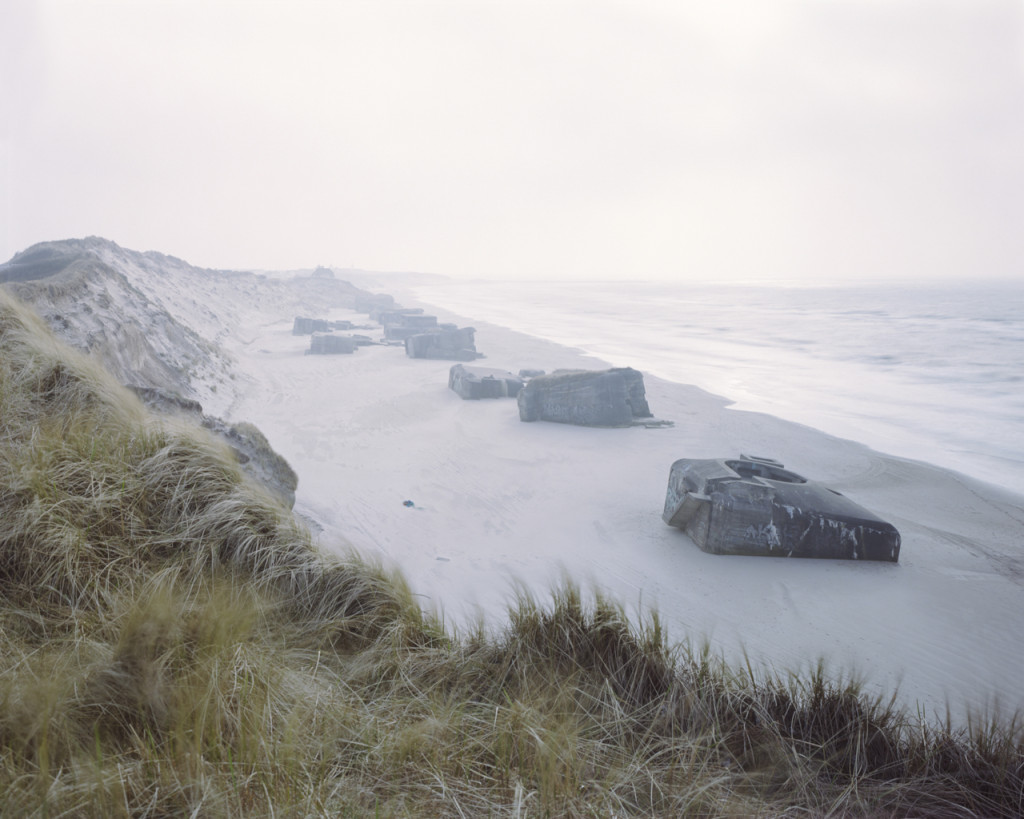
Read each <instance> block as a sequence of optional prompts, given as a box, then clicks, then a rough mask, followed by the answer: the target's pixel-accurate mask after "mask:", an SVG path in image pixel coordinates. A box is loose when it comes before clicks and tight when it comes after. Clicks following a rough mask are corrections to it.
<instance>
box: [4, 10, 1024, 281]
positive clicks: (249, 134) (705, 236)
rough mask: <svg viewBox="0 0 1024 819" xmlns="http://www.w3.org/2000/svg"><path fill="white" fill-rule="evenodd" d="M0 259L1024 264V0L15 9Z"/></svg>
mask: <svg viewBox="0 0 1024 819" xmlns="http://www.w3.org/2000/svg"><path fill="white" fill-rule="evenodd" d="M0 105H2V109H0V183H2V184H0V260H7V259H9V258H10V257H11V256H12V255H14V254H15V253H17V252H19V251H21V250H24V249H25V248H27V247H29V246H30V245H32V244H34V243H36V242H40V241H50V240H56V239H65V238H73V237H83V236H90V235H97V236H103V237H105V238H108V239H112V240H114V241H115V242H117V243H118V244H120V245H122V246H123V247H127V248H131V249H134V250H157V251H160V252H163V253H167V254H170V255H174V256H178V257H180V258H182V259H185V260H186V261H188V262H191V263H192V264H195V265H199V266H202V267H215V268H230V269H296V268H305V267H314V266H316V265H328V266H334V267H341V268H345V267H353V268H362V269H368V270H388V271H420V272H428V273H435V274H442V275H448V276H455V277H473V278H501V279H515V278H522V279H538V278H539V279H553V278H565V279H615V280H630V279H636V280H640V279H644V280H671V281H679V282H690V281H692V282H727V281H742V282H792V283H800V282H805V283H814V282H826V283H827V282H832V281H856V280H870V281H880V280H915V281H920V280H924V281H933V280H940V279H951V278H966V277H985V278H1011V279H1013V278H1017V279H1020V280H1024V275H1022V274H1024V271H1022V265H1024V0H772V2H765V0H715V1H714V2H710V0H622V1H621V2H618V1H617V2H611V1H610V0H590V2H568V1H567V0H547V2H531V0H514V1H512V0H509V1H508V2H503V1H502V0H472V2H466V1H464V0H450V2H441V1H440V0H420V1H418V2H414V1H413V0H405V2H398V1H397V0H368V1H367V2H355V1H353V0H330V1H328V0H324V1H323V2H311V0H281V2H268V1H267V0H264V1H263V2H260V0H237V1H236V0H200V2H193V1H192V0H174V2H159V0H120V1H119V0H102V1H101V0H37V1H36V2H31V0H3V3H2V4H0Z"/></svg>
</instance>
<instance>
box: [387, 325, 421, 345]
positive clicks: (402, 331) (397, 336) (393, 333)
mask: <svg viewBox="0 0 1024 819" xmlns="http://www.w3.org/2000/svg"><path fill="white" fill-rule="evenodd" d="M422 332H423V331H422V330H420V329H417V328H416V327H404V326H402V325H398V324H390V325H388V326H387V327H385V328H384V339H385V340H386V341H405V340H406V339H407V338H409V336H415V335H418V334H419V333H422Z"/></svg>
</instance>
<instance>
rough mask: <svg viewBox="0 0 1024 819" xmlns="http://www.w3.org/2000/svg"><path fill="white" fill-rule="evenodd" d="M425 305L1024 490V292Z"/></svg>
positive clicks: (491, 287) (615, 295)
mask: <svg viewBox="0 0 1024 819" xmlns="http://www.w3.org/2000/svg"><path fill="white" fill-rule="evenodd" d="M416 295H417V297H418V298H420V299H422V300H423V301H424V302H427V303H433V304H437V305H439V306H440V305H443V306H444V307H445V308H447V309H450V310H452V311H453V312H456V313H460V314H462V315H465V316H466V317H470V318H473V319H477V320H479V321H487V322H491V323H494V324H498V325H502V326H505V327H510V328H513V329H516V330H519V331H521V332H525V333H528V334H531V335H535V336H538V337H542V338H546V339H549V340H552V341H556V342H559V343H561V344H565V345H568V346H571V347H577V348H580V349H582V350H585V351H586V352H588V353H591V354H593V355H595V356H598V357H600V358H603V359H605V360H608V361H610V362H611V363H612V364H614V365H616V366H632V367H635V368H636V369H639V370H642V371H643V372H645V373H649V374H651V375H655V376H658V377H660V378H664V379H667V380H670V381H674V382H678V383H686V384H694V385H697V386H699V387H702V388H703V389H706V390H708V391H709V392H712V393H715V394H717V395H721V396H723V397H725V398H728V399H730V400H732V401H734V402H735V404H734V406H735V408H737V409H744V410H753V411H760V412H766V413H770V414H772V415H776V416H778V417H781V418H786V419H788V420H792V421H796V422H799V423H802V424H806V425H808V426H812V427H815V428H817V429H821V430H823V431H825V432H828V433H830V434H832V435H836V436H838V437H842V438H847V439H851V440H855V441H859V442H861V443H864V444H867V445H868V446H871V447H872V448H874V449H877V450H879V451H882V452H887V453H890V454H893V455H900V456H903V457H908V458H914V459H917V460H922V461H926V462H928V463H932V464H935V465H938V466H943V467H947V468H951V469H955V470H958V471H960V472H963V473H965V474H968V475H971V476H973V477H976V478H980V479H982V480H985V481H988V482H991V483H994V484H997V485H999V486H1003V487H1005V488H1007V489H1011V490H1013V491H1016V492H1024V432H1022V429H1021V427H1022V423H1021V419H1022V418H1024V370H1022V368H1021V365H1020V362H1021V360H1024V287H1022V286H1020V285H1016V284H1010V283H1006V282H1002V283H981V284H979V283H970V284H942V285H929V286H920V285H917V286H874V285H873V286H861V287H827V288H790V287H750V286H694V285H689V284H686V285H682V284H666V283H652V282H578V281H577V282H493V281H472V282H466V281H461V282H459V281H447V282H443V283H439V284H432V285H425V286H421V287H419V288H417V291H416ZM480 349H481V350H482V351H483V352H484V353H486V342H484V343H483V344H481V345H480ZM655 409H656V408H655ZM729 454H732V453H723V455H729Z"/></svg>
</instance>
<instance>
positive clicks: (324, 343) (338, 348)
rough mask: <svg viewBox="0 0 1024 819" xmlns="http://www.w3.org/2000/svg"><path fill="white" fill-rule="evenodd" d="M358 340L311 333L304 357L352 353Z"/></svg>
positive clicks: (349, 337)
mask: <svg viewBox="0 0 1024 819" xmlns="http://www.w3.org/2000/svg"><path fill="white" fill-rule="evenodd" d="M357 346H359V345H358V340H357V339H356V338H355V337H354V336H336V335H334V334H332V333H319V332H317V333H313V335H312V337H311V338H310V340H309V349H308V350H306V355H339V354H345V353H354V352H355V351H356V347H357Z"/></svg>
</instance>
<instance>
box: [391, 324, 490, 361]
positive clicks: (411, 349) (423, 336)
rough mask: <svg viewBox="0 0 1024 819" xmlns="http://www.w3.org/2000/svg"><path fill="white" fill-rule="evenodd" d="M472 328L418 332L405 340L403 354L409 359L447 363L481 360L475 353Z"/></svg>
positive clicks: (448, 328) (444, 328)
mask: <svg viewBox="0 0 1024 819" xmlns="http://www.w3.org/2000/svg"><path fill="white" fill-rule="evenodd" d="M475 332H476V330H475V329H474V328H472V327H462V328H451V327H437V328H434V329H431V330H428V331H427V332H422V331H419V332H417V334H416V335H411V336H409V337H408V338H406V339H405V354H406V355H407V356H409V358H438V359H444V360H447V361H474V360H476V359H478V358H481V355H480V353H478V352H477V351H476V344H475V343H474V341H473V334H474V333H475Z"/></svg>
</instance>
